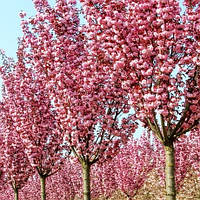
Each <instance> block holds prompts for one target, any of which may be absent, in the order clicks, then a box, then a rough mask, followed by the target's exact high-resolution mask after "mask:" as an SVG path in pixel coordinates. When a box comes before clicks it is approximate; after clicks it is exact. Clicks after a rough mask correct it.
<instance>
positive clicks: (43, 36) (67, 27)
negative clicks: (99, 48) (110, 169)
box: [18, 0, 135, 200]
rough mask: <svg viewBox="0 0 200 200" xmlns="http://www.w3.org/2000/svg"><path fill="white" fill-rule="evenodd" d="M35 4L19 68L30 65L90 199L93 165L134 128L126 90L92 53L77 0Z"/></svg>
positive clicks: (111, 152)
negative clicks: (75, 161)
mask: <svg viewBox="0 0 200 200" xmlns="http://www.w3.org/2000/svg"><path fill="white" fill-rule="evenodd" d="M33 2H34V5H35V8H36V10H37V14H36V16H35V17H33V18H31V19H28V20H25V19H23V20H22V30H23V33H24V35H23V38H22V39H21V41H20V46H19V50H18V52H19V57H20V58H21V60H20V61H19V65H18V66H21V65H25V66H26V69H28V67H29V66H30V68H31V69H32V70H33V71H34V76H36V77H37V80H38V81H40V82H41V83H42V86H43V87H44V88H42V91H43V89H44V91H45V93H44V94H45V95H47V96H49V99H50V103H51V108H52V110H54V111H55V113H56V117H55V119H56V124H57V125H58V126H59V128H58V129H59V130H61V132H62V134H64V136H65V141H66V142H67V144H68V146H69V147H70V149H71V150H72V152H73V155H75V156H76V157H77V159H78V160H79V162H80V163H81V165H82V173H83V190H84V192H83V193H84V200H86V199H90V167H91V165H93V164H94V163H96V162H97V161H102V162H103V160H107V159H109V158H111V157H112V156H113V155H115V154H116V152H117V151H118V150H119V147H120V145H121V144H122V143H124V144H125V143H126V142H127V140H128V137H129V135H131V134H132V133H133V132H134V130H135V125H134V123H133V122H132V121H131V120H130V115H131V114H129V110H130V106H129V102H128V93H127V91H124V90H121V89H120V88H121V87H120V85H121V82H120V80H117V79H116V80H115V81H114V82H113V80H112V68H109V63H103V62H101V61H100V60H99V59H97V58H96V57H93V55H91V53H90V48H91V41H90V40H89V39H88V38H87V36H86V35H85V34H84V33H82V32H81V31H79V27H80V20H79V16H78V10H77V8H76V7H75V5H76V1H72V0H68V1H64V0H58V1H57V2H56V5H55V7H54V8H51V7H50V6H49V4H48V1H46V0H34V1H33ZM21 17H22V18H23V17H25V14H24V13H21ZM133 121H134V120H133Z"/></svg>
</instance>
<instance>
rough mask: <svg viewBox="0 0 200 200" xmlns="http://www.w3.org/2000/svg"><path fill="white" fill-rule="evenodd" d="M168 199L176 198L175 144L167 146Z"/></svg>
mask: <svg viewBox="0 0 200 200" xmlns="http://www.w3.org/2000/svg"><path fill="white" fill-rule="evenodd" d="M164 148H165V157H166V162H165V176H166V178H165V181H166V200H176V186H175V154H174V147H173V144H172V145H169V146H165V147H164Z"/></svg>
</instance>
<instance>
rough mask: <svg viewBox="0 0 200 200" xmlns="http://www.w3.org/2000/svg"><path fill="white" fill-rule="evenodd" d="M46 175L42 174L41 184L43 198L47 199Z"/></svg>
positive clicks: (42, 199)
mask: <svg viewBox="0 0 200 200" xmlns="http://www.w3.org/2000/svg"><path fill="white" fill-rule="evenodd" d="M45 181H46V177H45V176H40V186H41V200H46V188H45V186H46V184H45Z"/></svg>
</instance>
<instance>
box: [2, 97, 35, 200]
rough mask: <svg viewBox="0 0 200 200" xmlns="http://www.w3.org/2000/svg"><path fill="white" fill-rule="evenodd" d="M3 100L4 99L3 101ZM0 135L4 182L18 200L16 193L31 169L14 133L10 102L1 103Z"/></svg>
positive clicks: (25, 180)
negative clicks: (0, 139) (9, 186)
mask: <svg viewBox="0 0 200 200" xmlns="http://www.w3.org/2000/svg"><path fill="white" fill-rule="evenodd" d="M4 100H5V99H4ZM0 107H1V118H0V124H1V128H0V134H1V138H2V140H3V144H2V145H1V148H2V150H1V160H2V162H3V172H4V176H5V182H6V184H7V183H8V184H9V185H11V187H12V189H13V191H14V196H15V200H18V192H19V190H21V189H22V188H23V187H24V185H25V184H26V182H27V180H28V178H29V176H30V175H32V174H33V169H32V167H31V165H30V162H29V160H28V157H27V155H26V153H25V147H24V144H23V143H22V141H21V138H20V137H19V135H18V134H17V133H16V127H15V126H14V121H13V119H12V118H11V116H10V112H12V109H11V108H12V102H9V101H6V102H1V105H0Z"/></svg>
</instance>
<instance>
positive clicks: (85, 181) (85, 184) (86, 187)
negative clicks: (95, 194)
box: [82, 162, 90, 200]
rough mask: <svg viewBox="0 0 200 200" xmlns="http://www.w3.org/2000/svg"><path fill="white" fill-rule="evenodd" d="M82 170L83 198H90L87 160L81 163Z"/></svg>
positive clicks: (86, 199)
mask: <svg viewBox="0 0 200 200" xmlns="http://www.w3.org/2000/svg"><path fill="white" fill-rule="evenodd" d="M82 171H83V199H84V200H90V164H89V163H88V162H83V163H82Z"/></svg>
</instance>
